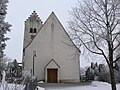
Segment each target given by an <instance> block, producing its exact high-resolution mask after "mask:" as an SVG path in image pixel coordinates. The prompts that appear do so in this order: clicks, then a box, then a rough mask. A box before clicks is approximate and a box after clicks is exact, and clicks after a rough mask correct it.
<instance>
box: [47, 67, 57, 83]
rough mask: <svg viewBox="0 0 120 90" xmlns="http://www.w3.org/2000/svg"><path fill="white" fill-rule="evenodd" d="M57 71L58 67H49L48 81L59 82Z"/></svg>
mask: <svg viewBox="0 0 120 90" xmlns="http://www.w3.org/2000/svg"><path fill="white" fill-rule="evenodd" d="M57 71H58V69H47V74H48V75H47V79H48V80H47V82H48V83H57Z"/></svg>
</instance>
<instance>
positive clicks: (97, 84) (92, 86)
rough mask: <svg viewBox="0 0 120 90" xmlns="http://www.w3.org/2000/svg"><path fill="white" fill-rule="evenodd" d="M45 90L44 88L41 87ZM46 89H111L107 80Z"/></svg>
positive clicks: (119, 85) (118, 87)
mask: <svg viewBox="0 0 120 90" xmlns="http://www.w3.org/2000/svg"><path fill="white" fill-rule="evenodd" d="M41 90H43V89H41ZM45 90H111V87H110V84H108V83H105V82H98V81H94V82H92V83H91V84H90V85H83V86H72V87H71V86H70V87H52V88H50V87H48V88H45ZM117 90H120V84H118V85H117Z"/></svg>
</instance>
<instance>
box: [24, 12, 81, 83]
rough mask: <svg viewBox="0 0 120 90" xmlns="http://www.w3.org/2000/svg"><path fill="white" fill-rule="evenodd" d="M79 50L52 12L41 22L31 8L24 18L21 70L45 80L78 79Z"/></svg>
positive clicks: (53, 81)
mask: <svg viewBox="0 0 120 90" xmlns="http://www.w3.org/2000/svg"><path fill="white" fill-rule="evenodd" d="M79 56H80V51H79V49H78V48H77V47H76V46H75V44H74V43H73V42H72V40H71V39H70V37H69V35H68V34H67V32H66V31H65V29H64V27H63V26H62V24H61V23H60V21H59V20H58V18H57V17H56V15H55V14H54V12H52V13H51V14H50V16H49V17H48V18H47V20H46V21H45V22H44V23H43V22H42V21H41V20H40V18H39V17H38V15H37V13H36V12H35V11H34V12H33V13H32V14H31V15H30V17H29V18H28V19H27V20H26V21H25V30H24V40H23V60H22V63H23V69H24V70H29V71H31V73H32V75H34V76H36V77H38V80H42V81H45V82H46V83H59V82H80V62H79Z"/></svg>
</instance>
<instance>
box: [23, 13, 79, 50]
mask: <svg viewBox="0 0 120 90" xmlns="http://www.w3.org/2000/svg"><path fill="white" fill-rule="evenodd" d="M52 16H53V17H54V18H56V20H57V21H58V22H59V24H60V26H61V27H62V28H63V30H64V32H65V33H66V35H67V36H68V38H69V39H70V41H71V42H72V44H73V45H74V46H75V47H76V48H77V50H78V51H79V52H81V51H80V50H79V48H78V47H77V46H76V45H75V44H74V42H73V41H72V39H71V38H70V36H69V35H68V33H67V32H66V30H65V28H64V27H63V25H62V24H61V22H60V21H59V19H58V18H57V16H56V15H55V13H54V12H52V13H51V14H50V16H49V17H48V18H47V20H46V21H45V22H44V24H43V25H42V27H41V28H40V30H38V33H39V32H40V31H41V29H42V28H43V26H45V24H46V22H47V21H48V20H49V18H50V17H52ZM38 33H37V34H36V36H37V35H38ZM36 36H35V37H36ZM35 37H34V39H35ZM34 39H33V40H34ZM33 40H31V42H30V43H29V44H28V45H27V46H26V47H25V48H24V49H26V48H27V47H28V46H29V45H30V44H31V43H32V41H33Z"/></svg>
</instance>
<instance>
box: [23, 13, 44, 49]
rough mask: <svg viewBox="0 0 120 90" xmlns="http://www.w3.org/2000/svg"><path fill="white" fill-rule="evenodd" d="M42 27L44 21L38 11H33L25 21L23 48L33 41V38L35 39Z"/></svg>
mask: <svg viewBox="0 0 120 90" xmlns="http://www.w3.org/2000/svg"><path fill="white" fill-rule="evenodd" d="M41 27H42V21H41V19H40V18H39V17H38V15H37V13H36V12H35V11H33V13H32V14H31V15H30V17H28V19H26V21H25V30H24V44H23V48H25V47H26V46H27V45H29V43H30V42H31V41H32V39H34V37H35V36H36V34H37V33H38V31H39V30H40V28H41Z"/></svg>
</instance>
